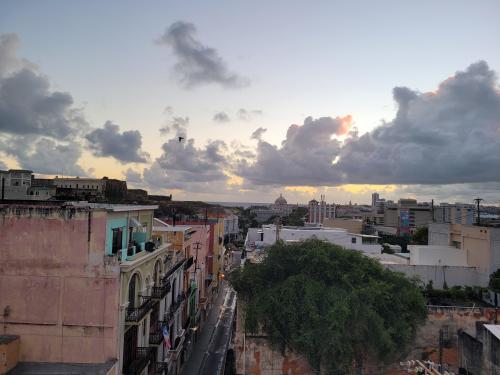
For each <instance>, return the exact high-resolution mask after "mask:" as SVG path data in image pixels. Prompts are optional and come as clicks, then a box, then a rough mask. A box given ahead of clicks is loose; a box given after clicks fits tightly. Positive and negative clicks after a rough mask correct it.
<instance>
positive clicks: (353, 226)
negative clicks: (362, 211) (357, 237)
mask: <svg viewBox="0 0 500 375" xmlns="http://www.w3.org/2000/svg"><path fill="white" fill-rule="evenodd" d="M323 226H324V227H327V228H343V229H346V230H347V231H348V232H349V233H361V230H362V229H363V221H362V220H351V219H325V220H324V221H323Z"/></svg>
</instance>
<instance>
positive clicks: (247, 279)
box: [229, 240, 426, 374]
mask: <svg viewBox="0 0 500 375" xmlns="http://www.w3.org/2000/svg"><path fill="white" fill-rule="evenodd" d="M229 280H230V283H231V284H232V286H233V287H234V289H235V290H236V291H237V293H238V296H239V298H240V299H241V300H242V301H243V307H244V311H245V329H246V330H247V331H248V332H251V333H258V332H264V333H265V334H266V336H267V339H268V341H269V343H270V344H271V346H272V347H273V348H275V349H278V350H281V351H282V352H284V351H285V350H286V349H288V350H291V351H292V352H295V353H298V354H300V355H302V356H303V357H305V358H306V359H307V360H308V361H309V364H310V365H311V367H312V368H313V369H315V370H320V371H321V372H326V373H328V374H330V373H331V374H345V373H349V372H350V371H351V370H353V369H356V368H357V369H360V368H361V366H362V363H363V361H365V360H367V359H375V360H378V361H391V360H394V359H396V358H397V357H398V355H401V354H402V351H404V350H405V349H406V348H407V347H408V345H409V344H410V343H411V341H412V339H413V337H414V335H415V332H416V329H417V326H418V325H419V324H420V323H422V322H423V321H424V320H425V317H426V307H425V301H424V298H423V296H422V294H421V292H420V290H419V289H418V287H417V286H416V285H415V283H414V282H413V281H411V280H409V279H408V278H406V277H405V276H404V275H403V274H400V273H395V272H392V271H390V270H388V269H385V268H383V267H382V266H381V265H380V264H379V263H378V262H377V261H375V260H373V259H370V258H368V257H366V256H364V255H362V254H361V253H358V252H356V251H352V250H345V249H343V248H341V247H339V246H336V245H332V244H329V243H326V242H322V241H319V240H308V241H304V242H302V243H299V244H294V245H284V244H283V243H282V242H278V243H277V244H276V245H274V246H273V247H271V248H270V250H269V251H268V254H267V257H266V258H265V259H264V260H263V261H262V262H261V263H258V264H248V263H247V264H246V265H245V267H244V268H243V269H238V270H236V271H234V272H233V273H231V274H230V276H229Z"/></svg>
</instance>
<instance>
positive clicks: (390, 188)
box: [337, 184, 397, 194]
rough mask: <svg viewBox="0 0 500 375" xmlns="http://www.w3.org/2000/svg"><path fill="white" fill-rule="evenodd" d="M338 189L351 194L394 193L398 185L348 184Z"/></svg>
mask: <svg viewBox="0 0 500 375" xmlns="http://www.w3.org/2000/svg"><path fill="white" fill-rule="evenodd" d="M337 189H339V190H342V191H345V192H347V193H351V194H366V193H371V192H375V191H376V192H379V193H392V192H394V191H396V189H397V186H396V185H369V184H346V185H341V186H339V187H338V188H337Z"/></svg>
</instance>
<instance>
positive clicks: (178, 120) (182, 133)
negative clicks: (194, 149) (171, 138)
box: [160, 117, 189, 138]
mask: <svg viewBox="0 0 500 375" xmlns="http://www.w3.org/2000/svg"><path fill="white" fill-rule="evenodd" d="M188 125H189V117H173V118H172V120H171V121H170V123H169V124H168V125H165V126H164V127H162V128H160V134H161V135H167V134H169V133H170V132H171V131H173V132H174V134H175V136H176V137H184V138H186V134H187V127H188Z"/></svg>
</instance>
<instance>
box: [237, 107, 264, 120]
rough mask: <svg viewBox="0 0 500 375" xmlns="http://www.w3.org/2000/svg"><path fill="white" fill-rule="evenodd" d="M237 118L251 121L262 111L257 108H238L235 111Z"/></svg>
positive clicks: (260, 114)
mask: <svg viewBox="0 0 500 375" xmlns="http://www.w3.org/2000/svg"><path fill="white" fill-rule="evenodd" d="M237 115H238V118H239V119H240V120H243V121H251V120H253V119H254V118H255V117H256V116H262V111H261V110H259V109H253V110H246V109H245V108H240V109H239V110H238V112H237Z"/></svg>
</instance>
